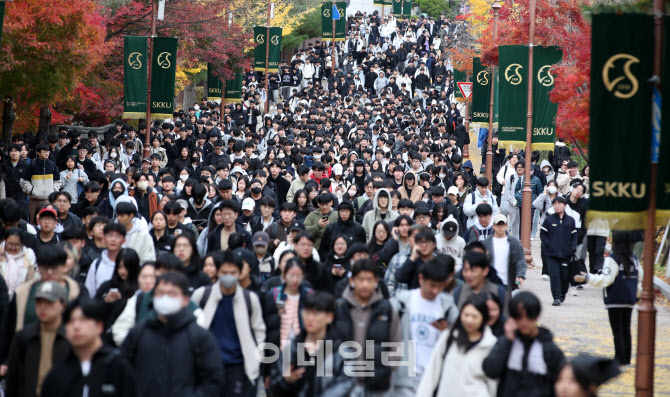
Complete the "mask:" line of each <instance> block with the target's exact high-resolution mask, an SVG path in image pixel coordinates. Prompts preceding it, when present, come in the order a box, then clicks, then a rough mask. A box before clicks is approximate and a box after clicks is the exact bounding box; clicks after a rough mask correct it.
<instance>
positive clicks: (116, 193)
mask: <svg viewBox="0 0 670 397" xmlns="http://www.w3.org/2000/svg"><path fill="white" fill-rule="evenodd" d="M122 194H123V192H120V191H118V190H113V191H112V197H114V200H116V199H117V198H119V197H121V195H122Z"/></svg>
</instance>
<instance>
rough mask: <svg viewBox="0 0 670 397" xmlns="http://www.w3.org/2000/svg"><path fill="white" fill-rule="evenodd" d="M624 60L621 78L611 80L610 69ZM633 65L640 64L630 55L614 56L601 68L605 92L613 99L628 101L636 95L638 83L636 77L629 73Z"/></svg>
mask: <svg viewBox="0 0 670 397" xmlns="http://www.w3.org/2000/svg"><path fill="white" fill-rule="evenodd" d="M620 59H625V60H626V62H625V63H624V65H623V76H618V77H615V78H614V79H612V78H611V77H610V74H611V73H610V72H611V69H614V68H615V66H614V64H615V63H616V62H617V61H618V60H620ZM634 63H640V60H639V59H637V58H636V57H634V56H632V55H630V54H616V55H612V56H611V57H610V58H609V59H608V60H607V62H605V66H603V72H602V73H603V84H604V85H605V88H606V89H607V91H609V92H611V93H613V94H614V96H615V97H617V98H621V99H628V98H630V97H632V96H633V95H635V94H636V93H637V90H638V88H639V83H638V81H637V77H635V75H634V74H633V73H632V72H631V71H630V68H631V66H632V65H633V64H634Z"/></svg>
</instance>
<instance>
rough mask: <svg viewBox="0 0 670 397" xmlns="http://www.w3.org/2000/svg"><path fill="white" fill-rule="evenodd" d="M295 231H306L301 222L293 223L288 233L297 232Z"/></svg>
mask: <svg viewBox="0 0 670 397" xmlns="http://www.w3.org/2000/svg"><path fill="white" fill-rule="evenodd" d="M295 230H297V231H299V232H301V231H303V230H305V228H304V227H303V225H302V224H301V223H300V222H298V221H293V223H291V226H289V228H288V231H289V232H292V231H295Z"/></svg>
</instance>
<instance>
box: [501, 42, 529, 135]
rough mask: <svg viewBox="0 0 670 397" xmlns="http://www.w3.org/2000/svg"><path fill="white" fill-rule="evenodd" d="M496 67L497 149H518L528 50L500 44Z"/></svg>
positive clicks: (522, 129) (525, 97) (523, 117)
mask: <svg viewBox="0 0 670 397" xmlns="http://www.w3.org/2000/svg"><path fill="white" fill-rule="evenodd" d="M498 54H499V56H498V59H499V61H498V64H499V65H500V79H499V83H500V84H499V86H500V92H499V94H500V97H502V98H505V100H504V101H503V102H502V103H501V104H500V128H499V130H498V137H499V139H500V141H499V142H500V143H499V145H500V147H504V148H510V147H511V146H515V147H521V146H524V145H525V143H526V116H527V113H528V109H527V108H526V105H527V103H528V82H527V81H526V80H527V77H528V47H527V46H524V45H504V46H500V47H499V48H498Z"/></svg>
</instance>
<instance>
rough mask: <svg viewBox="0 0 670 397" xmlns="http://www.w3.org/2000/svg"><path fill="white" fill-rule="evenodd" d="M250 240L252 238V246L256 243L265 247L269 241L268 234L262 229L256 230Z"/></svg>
mask: <svg viewBox="0 0 670 397" xmlns="http://www.w3.org/2000/svg"><path fill="white" fill-rule="evenodd" d="M252 240H253V242H252V245H253V246H254V247H255V246H257V245H264V246H266V247H267V246H268V244H269V243H270V236H268V234H267V233H265V232H262V231H261V232H256V233H255V234H254V237H253V238H252Z"/></svg>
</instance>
